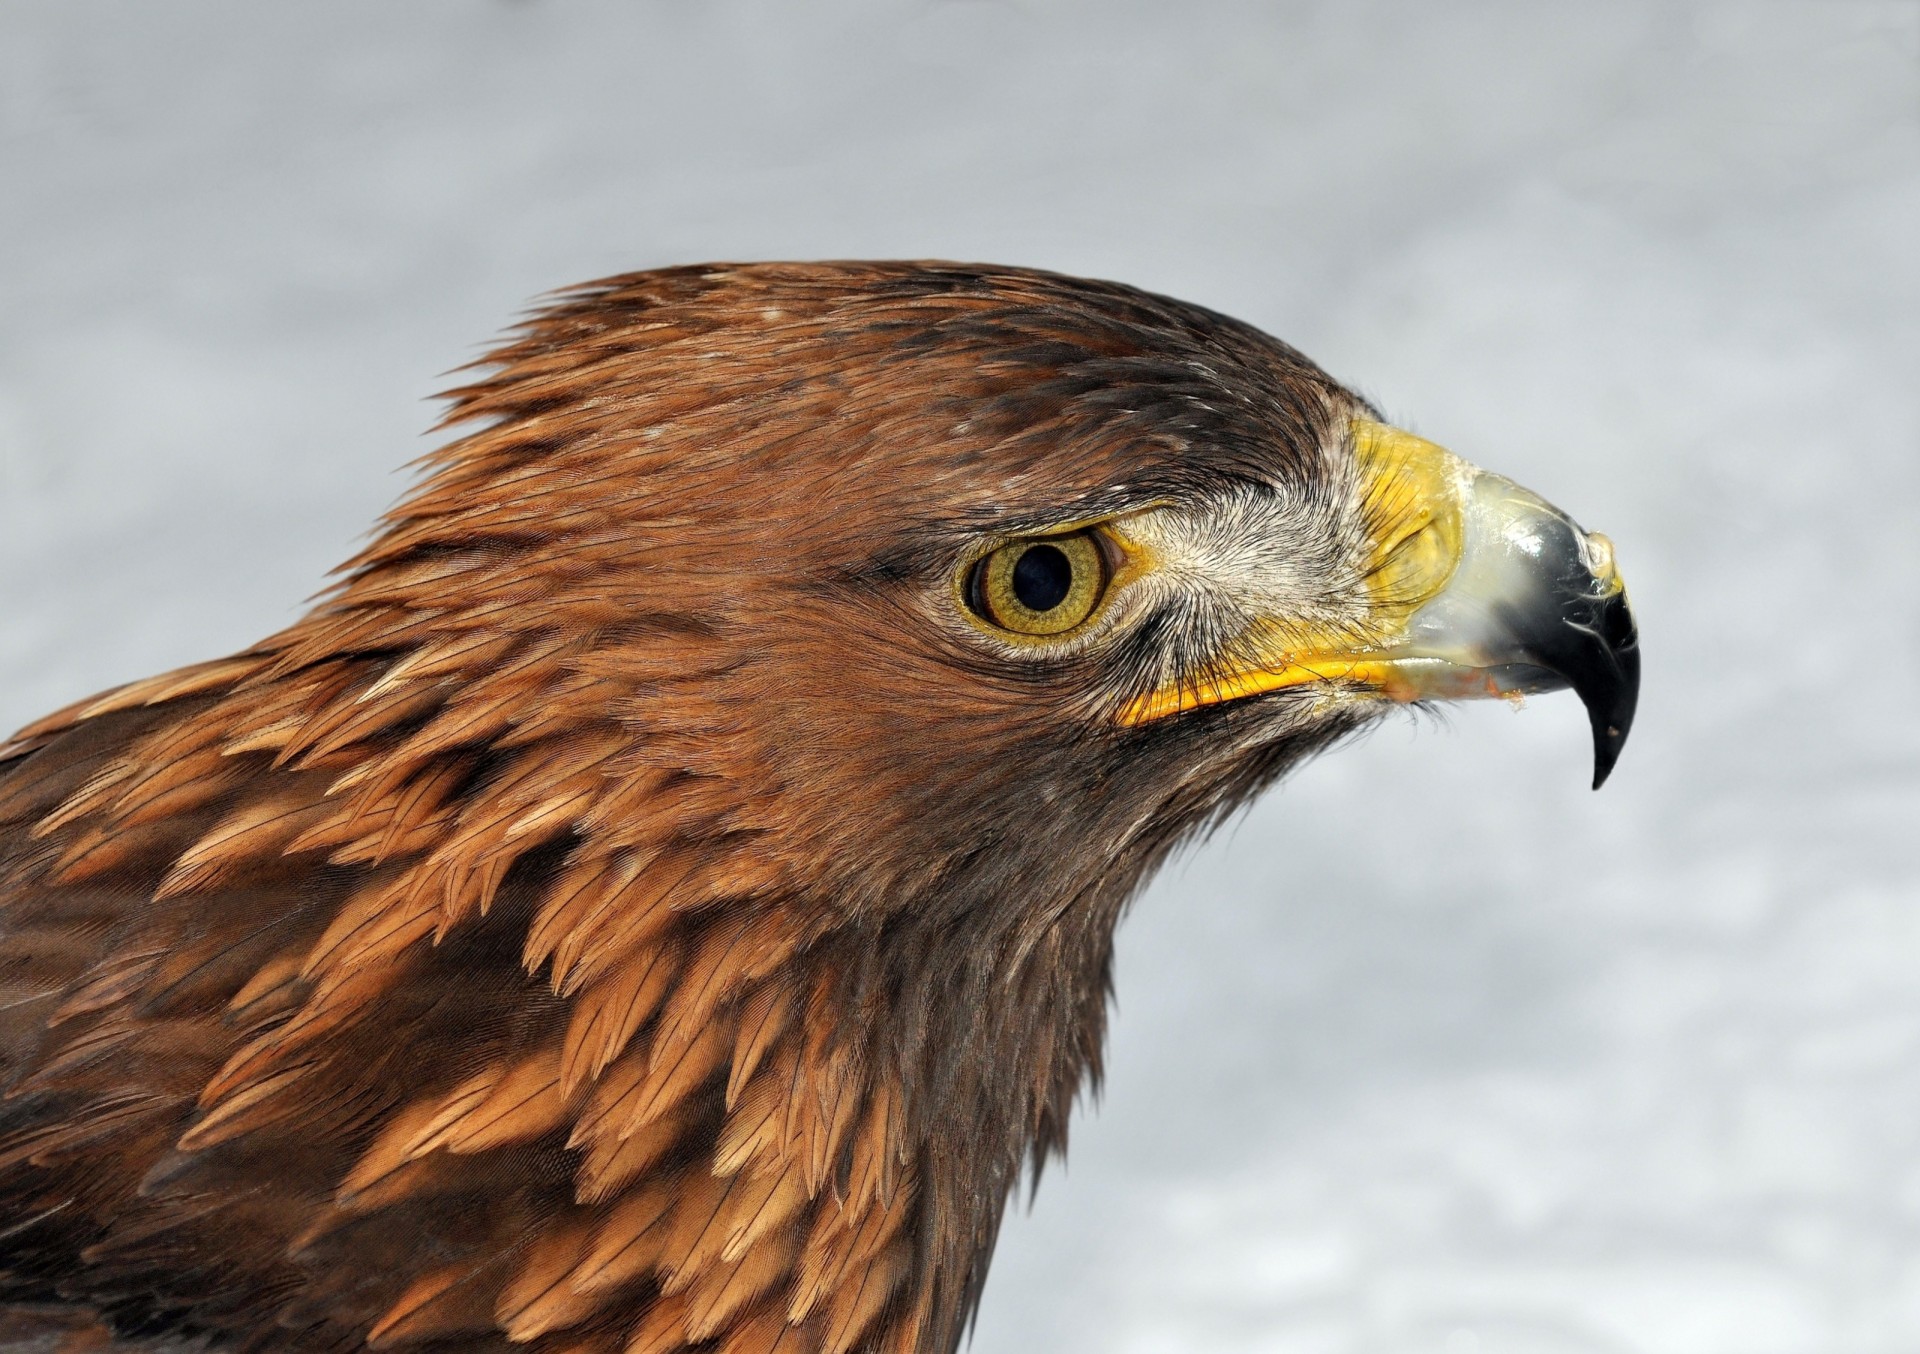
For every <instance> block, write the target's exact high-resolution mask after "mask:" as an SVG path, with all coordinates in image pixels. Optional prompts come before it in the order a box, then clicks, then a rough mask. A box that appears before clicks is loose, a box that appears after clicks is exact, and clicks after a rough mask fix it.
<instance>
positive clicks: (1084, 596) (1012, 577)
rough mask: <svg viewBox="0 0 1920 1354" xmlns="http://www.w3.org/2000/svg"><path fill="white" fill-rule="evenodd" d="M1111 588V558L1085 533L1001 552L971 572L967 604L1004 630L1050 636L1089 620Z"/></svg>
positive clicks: (1010, 546)
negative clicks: (1108, 578) (1108, 563)
mask: <svg viewBox="0 0 1920 1354" xmlns="http://www.w3.org/2000/svg"><path fill="white" fill-rule="evenodd" d="M1106 587H1107V561H1106V557H1105V555H1104V554H1103V553H1102V551H1101V549H1100V545H1099V543H1098V542H1097V541H1095V540H1094V538H1093V534H1092V533H1091V532H1086V531H1082V532H1076V533H1074V534H1073V535H1070V536H1044V537H1040V538H1038V539H1033V540H1024V541H1009V542H1008V543H1007V544H1005V545H1002V546H1000V547H998V548H997V549H995V550H994V551H993V552H992V553H991V554H988V555H987V556H986V557H985V558H983V559H981V560H979V561H978V562H977V563H975V564H974V566H973V568H972V569H971V570H970V571H969V574H968V580H967V601H968V604H969V605H970V606H971V607H972V608H973V610H974V612H975V613H976V614H978V615H979V616H980V617H981V619H983V620H986V621H988V622H991V623H992V624H993V625H996V626H998V627H999V628H1000V629H1002V630H1005V631H1008V632H1010V633H1012V634H1016V635H1029V636H1035V637H1046V636H1050V635H1060V634H1065V633H1066V632H1067V631H1069V630H1071V629H1073V628H1074V627H1075V626H1077V625H1079V624H1081V623H1082V622H1083V621H1085V620H1086V619H1087V617H1089V616H1091V615H1092V614H1093V612H1094V609H1095V608H1096V607H1098V606H1099V605H1100V598H1101V597H1102V595H1104V593H1105V592H1106Z"/></svg>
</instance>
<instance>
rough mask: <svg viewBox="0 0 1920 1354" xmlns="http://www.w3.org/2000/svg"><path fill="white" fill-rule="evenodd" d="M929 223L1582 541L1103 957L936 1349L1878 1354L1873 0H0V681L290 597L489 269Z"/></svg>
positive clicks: (1906, 348) (1918, 361) (1898, 1190)
mask: <svg viewBox="0 0 1920 1354" xmlns="http://www.w3.org/2000/svg"><path fill="white" fill-rule="evenodd" d="M928 255H932V256H946V257H957V258H966V259H991V260H996V261H1004V262H1013V263H1027V264H1035V265H1040V266H1045V267H1052V268H1058V269H1064V270H1067V271H1071V272H1078V273H1089V274H1095V275H1100V276H1107V277H1114V278H1120V279H1123V280H1125V281H1129V282H1133V283H1137V284H1140V285H1143V286H1147V287H1151V288H1154V289H1156V290H1162V291H1168V292H1172V293H1174V294H1177V295H1180V296H1183V297H1186V298H1189V299H1192V300H1196V301H1200V302H1203V303H1205V304H1208V305H1211V306H1214V307H1217V308H1219V309H1222V310H1226V311H1228V312H1231V313H1233V314H1236V315H1239V316H1242V317H1244V318H1246V319H1248V320H1251V321H1253V322H1255V323H1257V324H1259V325H1261V326H1263V327H1265V328H1267V329H1269V330H1271V331H1272V332H1274V333H1276V334H1278V335H1280V336H1282V337H1284V338H1286V339H1288V340H1290V341H1291V342H1293V343H1295V344H1297V345H1299V346H1300V347H1302V348H1304V349H1305V350H1306V351H1308V352H1309V353H1311V354H1312V355H1313V356H1314V357H1316V358H1317V359H1318V360H1320V361H1321V362H1322V363H1323V364H1324V365H1326V366H1327V367H1328V368H1330V369H1331V370H1332V371H1333V372H1334V373H1335V374H1336V375H1338V376H1340V377H1342V378H1343V379H1346V380H1348V381H1350V382H1352V383H1353V384H1355V385H1357V386H1358V387H1360V388H1361V389H1363V390H1365V391H1366V392H1368V393H1369V394H1371V395H1372V396H1374V397H1375V398H1376V399H1378V400H1379V401H1380V402H1381V403H1382V405H1383V406H1384V407H1385V408H1386V409H1387V410H1388V412H1389V413H1390V414H1391V415H1393V416H1395V417H1396V418H1397V419H1398V420H1399V421H1401V422H1403V423H1404V424H1407V425H1409V426H1411V427H1414V428H1416V429H1417V430H1419V431H1421V432H1422V433H1424V434H1426V435H1428V436H1430V437H1433V438H1435V439H1436V440H1439V441H1442V442H1444V443H1446V444H1448V445H1450V446H1452V447H1453V448H1454V449H1456V450H1457V451H1459V452H1461V453H1462V454H1464V455H1467V456H1469V457H1470V458H1472V459H1474V460H1477V461H1479V462H1481V463H1483V464H1485V465H1488V466H1491V467H1494V468H1497V469H1499V470H1501V471H1503V472H1505V473H1507V474H1510V475H1512V476H1513V477H1514V478H1516V479H1519V480H1520V481H1522V482H1523V483H1526V484H1528V485H1530V486H1531V487H1533V488H1535V489H1537V490H1539V491H1541V492H1542V493H1544V494H1546V495H1547V496H1548V497H1550V498H1552V499H1553V500H1555V501H1556V502H1558V503H1560V504H1561V505H1563V506H1564V507H1566V508H1568V509H1569V510H1571V511H1572V512H1573V513H1574V514H1575V515H1576V516H1577V517H1579V518H1581V519H1582V520H1583V521H1584V522H1585V523H1586V524H1587V525H1588V526H1591V527H1597V528H1601V529H1604V530H1606V531H1607V532H1609V533H1610V534H1611V535H1613V537H1614V538H1615V540H1616V541H1617V542H1618V544H1619V548H1620V553H1621V558H1622V561H1623V564H1624V568H1625V570H1626V573H1627V577H1628V579H1629V581H1630V583H1631V586H1632V588H1633V593H1634V598H1635V602H1636V605H1637V609H1638V611H1639V614H1640V617H1641V624H1642V631H1643V635H1644V640H1645V651H1646V674H1645V695H1644V701H1643V704H1642V707H1641V715H1640V721H1639V724H1638V727H1637V728H1636V730H1635V733H1634V738H1633V742H1632V745H1631V746H1630V747H1629V748H1628V749H1627V752H1626V755H1625V757H1624V758H1623V760H1622V762H1621V764H1620V767H1619V770H1618V772H1617V773H1616V775H1615V777H1614V780H1613V782H1612V783H1611V784H1610V785H1609V786H1608V787H1607V789H1606V790H1605V791H1604V792H1603V793H1601V794H1600V795H1597V796H1596V795H1591V794H1589V793H1588V791H1587V790H1586V788H1585V786H1586V779H1587V774H1588V764H1587V758H1588V752H1587V738H1586V733H1585V728H1584V721H1583V719H1582V716H1581V713H1580V711H1579V708H1578V706H1577V704H1576V703H1575V702H1574V701H1573V700H1572V699H1571V698H1570V697H1566V696H1559V697H1548V698H1542V699H1539V700H1536V701H1534V702H1533V703H1532V704H1531V705H1530V706H1529V708H1528V709H1527V710H1526V711H1524V712H1523V713H1522V714H1520V715H1518V716H1516V715H1514V714H1512V713H1511V712H1509V711H1508V710H1506V709H1505V708H1504V707H1495V708H1477V707H1476V708H1470V709H1463V710H1461V711H1460V712H1459V713H1458V714H1456V715H1452V716H1450V717H1449V718H1448V720H1447V722H1446V723H1445V724H1444V725H1443V726H1440V727H1435V726H1434V725H1433V724H1432V723H1431V722H1429V723H1426V724H1423V725H1416V723H1415V722H1414V721H1411V720H1406V721H1401V722H1397V723H1393V724H1390V725H1388V726H1387V727H1386V728H1385V729H1384V730H1383V731H1381V732H1379V733H1378V734H1376V735H1375V736H1373V737H1372V738H1371V739H1370V740H1368V741H1367V742H1366V743H1364V744H1362V745H1360V746H1358V747H1355V748H1351V749H1349V750H1347V751H1345V752H1342V753H1340V754H1338V755H1336V756H1334V757H1332V758H1330V759H1328V760H1326V761H1323V762H1321V763H1319V764H1317V765H1315V766H1314V767H1312V768H1311V769H1309V770H1308V771H1307V772H1306V773H1304V774H1302V775H1300V776H1299V777H1298V778H1297V779H1295V780H1294V781H1293V782H1292V783H1291V784H1290V785H1288V786H1286V787H1284V788H1283V789H1281V790H1280V791H1279V792H1277V793H1275V794H1273V795H1271V796H1269V797H1268V798H1267V799H1265V800H1264V801H1262V802H1261V803H1260V804H1259V805H1257V806H1256V807H1255V808H1254V809H1253V810H1252V811H1251V812H1250V813H1249V814H1247V815H1246V817H1245V818H1244V819H1243V820H1241V821H1240V822H1239V823H1238V824H1237V825H1236V826H1235V827H1233V828H1232V829H1231V830H1229V831H1228V832H1226V833H1223V834H1222V835H1221V836H1220V837H1219V838H1217V839H1216V840H1214V841H1213V842H1212V843H1211V844H1209V845H1208V846H1206V847H1205V848H1204V849H1201V850H1198V851H1196V852H1194V853H1192V854H1191V855H1190V856H1189V857H1188V858H1187V859H1186V860H1185V861H1184V862H1183V863H1182V864H1180V865H1179V866H1177V867H1176V868H1175V869H1173V870H1171V871H1170V872H1169V873H1168V875H1167V876H1166V877H1165V878H1163V879H1162V880H1161V881H1160V882H1159V883H1158V884H1157V885H1156V886H1155V887H1154V888H1153V889H1152V890H1151V891H1150V893H1149V894H1148V895H1147V896H1146V897H1144V898H1143V899H1142V900H1141V902H1140V904H1139V905H1138V906H1137V908H1136V909H1135V912H1134V914H1133V916H1132V918H1131V919H1130V920H1129V922H1128V923H1127V925H1126V927H1125V928H1124V929H1123V933H1122V943H1121V950H1122V960H1121V971H1120V995H1121V1006H1120V1012H1119V1016H1118V1020H1117V1023H1116V1026H1115V1030H1114V1039H1113V1048H1112V1058H1111V1074H1110V1078H1109V1087H1108V1091H1107V1095H1106V1099H1105V1103H1104V1104H1103V1105H1102V1106H1101V1107H1100V1109H1099V1112H1098V1113H1097V1115H1086V1116H1083V1117H1082V1118H1081V1120H1080V1121H1079V1124H1078V1127H1077V1133H1076V1140H1075V1147H1074V1152H1073V1158H1072V1163H1071V1172H1070V1173H1069V1172H1065V1171H1060V1170H1055V1171H1053V1172H1050V1173H1049V1175H1048V1177H1047V1179H1046V1181H1045V1183H1044V1184H1043V1186H1042V1188H1041V1190H1040V1192H1039V1196H1038V1201H1037V1204H1036V1205H1035V1207H1034V1208H1033V1210H1032V1211H1031V1213H1030V1214H1028V1213H1024V1212H1023V1213H1021V1214H1019V1215H1017V1216H1014V1217H1012V1218H1011V1219H1010V1221H1009V1223H1008V1226H1007V1229H1006V1233H1005V1237H1004V1241H1003V1243H1002V1246H1001V1249H1000V1253H999V1256H998V1259H997V1261H996V1263H995V1271H994V1276H993V1279H992V1281H991V1283H990V1284H989V1285H988V1289H987V1298H986V1304H985V1309H984V1312H983V1314H982V1317H981V1320H980V1326H979V1332H978V1336H977V1339H976V1341H975V1344H974V1348H975V1349H976V1350H978V1351H980V1352H981V1354H1013V1352H1014V1351H1030V1350H1048V1351H1061V1352H1062V1354H1076V1352H1081V1351H1084V1352H1085V1354H1096V1352H1097V1354H1146V1352H1147V1351H1162V1350H1165V1351H1176V1350H1178V1351H1187V1350H1207V1351H1220V1352H1223V1354H1238V1352H1239V1351H1285V1352H1286V1354H1318V1352H1323V1351H1324V1352H1325V1354H1374V1352H1376V1351H1378V1352H1382V1354H1425V1352H1427V1351H1432V1352H1433V1354H1576V1352H1578V1354H1622V1352H1625V1351H1634V1352H1636V1354H1637V1352H1638V1351H1647V1352H1648V1354H1654V1352H1659V1354H1666V1352H1669V1351H1671V1354H1799V1352H1802V1351H1804V1352H1806V1354H1882V1352H1885V1354H1896V1352H1897V1354H1910V1352H1911V1351H1913V1350H1916V1349H1920V871H1917V870H1916V865H1915V855H1916V848H1915V846H1914V836H1913V833H1914V829H1915V827H1916V825H1920V713H1917V712H1920V679H1917V678H1916V671H1917V669H1920V605H1917V604H1916V601H1915V597H1916V582H1917V581H1920V503H1917V500H1916V495H1917V494H1920V4H1917V3H1915V2H1914V0H1807V2H1804V3H1803V2H1798V0H1795V2H1783V0H1738V2H1736V3H1720V4H1707V3H1702V4H1679V3H1673V4H1635V3H1626V2H1624V0H1608V2H1607V3H1604V4H1597V5H1596V4H1574V3H1542V2H1537V0H1536V2H1534V3H1520V2H1516V3H1454V2H1452V0H1449V3H1445V4H1434V3H1426V2H1424V0H1402V2H1401V3H1391V4H1381V3H1369V2H1366V0H1338V3H1335V2H1334V0H1327V2H1326V3H1317V4H1316V3H1268V4H1224V3H1222V4H1206V5H1202V4H1189V5H1174V4H1165V3H1158V4H1155V3H1132V4H1123V3H1118V0H1099V2H1098V3H1085V4H1067V3H1061V4H1037V3H1036V4H1016V3H985V2H980V3H905V2H904V0H902V2H900V3H872V4H851V3H831V4H829V3H813V4H807V5H789V4H780V3H774V2H773V0H767V2H766V3H760V4H731V5H729V4H709V5H702V6H692V5H677V4H640V3H598V4H595V3H563V2H561V0H549V2H544V3H543V2H541V0H519V2H518V3H512V2H509V0H492V2H488V0H462V2H460V3H454V2H452V0H408V3H406V4H404V5H400V4H393V3H389V2H387V0H365V2H363V3H325V4H319V3H305V4H278V5H259V4H253V3H246V2H245V0H230V2H229V3H198V2H195V3H189V2H187V0H172V2H171V3H169V4H166V5H145V4H137V3H104V2H102V0H37V2H35V0H0V725H5V726H6V727H8V728H11V727H13V726H15V725H17V724H20V723H23V722H25V721H26V720H28V719H30V718H32V717H34V716H36V715H38V714H40V713H42V712H43V711H44V710H46V709H48V708H50V707H52V706H55V705H58V704H62V703H65V702H67V701H69V700H72V699H75V698H77V697H80V696H82V695H84V694H86V693H88V692H91V691H93V690H95V689H98V688H101V687H105V686H108V685H111V684H114V683H117V682H120V681H123V680H127V679H130V678H133V677H137V676H142V675H144V674H147V673H149V672H152V671H156V670H159V669H162V668H166V667H169V666H172V665H176V664H180V663H185V662H188V661H192V660H195V659H199V658H204V657H208V656H212V655H214V654H217V653H220V652H223V651H226V650H229V649H233V648H236V647H239V646H241V645H243V644H245V643H247V642H249V641H251V640H253V639H255V638H257V637H258V636H260V635H262V634H264V633H266V632H268V631H270V630H272V629H274V628H277V627H279V626H280V625H282V624H284V623H286V622H287V621H289V620H290V619H291V618H292V617H293V616H294V615H295V614H296V613H297V611H298V609H299V602H300V599H301V598H302V597H304V596H306V595H308V594H309V593H311V592H313V591H314V590H315V589H316V588H317V587H318V586H319V585H320V583H321V580H322V575H323V573H324V571H325V570H326V569H327V568H328V567H330V566H331V565H332V564H334V563H335V562H336V561H338V560H339V559H341V558H343V557H344V556H345V555H346V553H347V552H348V550H349V548H350V547H351V545H352V544H353V542H354V541H355V539H356V537H357V536H358V534H359V533H360V532H362V531H363V530H364V529H365V528H366V527H367V526H368V525H369V524H370V523H371V521H372V519H373V518H374V516H375V514H376V513H378V512H379V511H380V510H381V509H382V508H383V507H384V506H385V505H386V504H387V503H389V502H390V501H391V500H392V499H393V498H394V497H395V496H396V495H397V494H398V493H399V491H400V489H401V487H402V486H403V485H404V483H405V480H404V478H403V477H401V476H400V475H398V474H397V473H396V467H398V466H400V465H401V464H402V463H403V462H405V461H406V460H408V459H409V458H411V457H412V456H414V455H416V454H418V453H419V452H420V451H422V450H424V449H425V447H426V446H428V445H430V443H427V442H425V441H423V440H422V438H421V432H422V430H423V429H424V428H425V427H426V426H427V424H428V423H429V422H430V420H431V419H432V417H433V409H432V408H431V406H430V405H429V404H428V403H426V397H427V396H428V395H429V394H430V393H431V392H432V391H434V390H435V389H436V388H438V386H439V385H440V384H442V383H443V382H442V381H441V380H440V378H438V377H437V376H436V373H439V372H442V371H444V370H445V369H447V368H450V367H452V366H454V365H456V364H457V363H460V362H463V361H466V360H468V359H469V358H471V357H472V356H474V355H475V354H476V353H477V352H478V351H479V347H480V345H481V344H482V342H483V341H485V340H486V339H488V338H489V336H491V335H492V334H494V333H496V332H497V331H498V330H499V329H500V328H501V327H502V326H503V325H504V324H505V323H506V322H507V321H508V320H509V319H510V318H511V317H512V316H513V315H514V314H515V313H516V312H517V311H518V310H519V308H520V307H522V306H523V305H524V303H525V302H526V301H527V300H528V299H529V298H531V297H532V296H533V295H534V294H535V293H537V292H540V291H542V290H544V289H547V288H550V287H554V286H557V285H560V284H563V283H568V282H573V281H577V280H581V279H585V278H589V277H593V276H597V275H601V274H605V273H609V272H615V271H622V270H626V269H632V268H640V267H648V266H653V265H657V264H664V263H670V262H690V261H698V260H705V259H714V258H769V257H794V258H811V257H823V256H826V257H848V256H928Z"/></svg>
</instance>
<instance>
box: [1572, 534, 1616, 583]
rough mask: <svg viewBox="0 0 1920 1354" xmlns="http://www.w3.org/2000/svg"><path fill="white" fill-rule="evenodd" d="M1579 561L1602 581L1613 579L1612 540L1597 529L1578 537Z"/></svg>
mask: <svg viewBox="0 0 1920 1354" xmlns="http://www.w3.org/2000/svg"><path fill="white" fill-rule="evenodd" d="M1579 540H1580V562H1581V563H1582V564H1585V565H1586V566H1587V568H1588V570H1589V571H1590V572H1591V573H1592V574H1593V576H1594V577H1595V578H1596V579H1598V580H1599V581H1600V582H1602V583H1606V582H1610V581H1612V579H1613V542H1612V540H1610V539H1609V538H1608V537H1606V536H1603V535H1601V534H1600V533H1599V532H1597V531H1589V532H1586V533H1585V534H1583V535H1581V536H1580V537H1579Z"/></svg>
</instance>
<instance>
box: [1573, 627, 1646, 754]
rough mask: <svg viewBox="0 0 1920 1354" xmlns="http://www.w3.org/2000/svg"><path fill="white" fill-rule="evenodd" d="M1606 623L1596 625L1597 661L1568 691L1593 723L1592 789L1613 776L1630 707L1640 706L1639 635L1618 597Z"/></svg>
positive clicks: (1630, 719)
mask: <svg viewBox="0 0 1920 1354" xmlns="http://www.w3.org/2000/svg"><path fill="white" fill-rule="evenodd" d="M1607 611H1608V613H1609V614H1608V615H1607V616H1606V618H1605V621H1606V622H1610V623H1603V624H1602V625H1601V626H1600V627H1599V630H1600V634H1601V635H1602V636H1603V637H1604V639H1605V641H1606V642H1605V644H1604V646H1603V651H1602V655H1599V656H1598V657H1600V659H1601V661H1599V662H1596V663H1594V664H1593V665H1592V666H1591V667H1590V668H1588V670H1587V671H1586V672H1584V673H1581V674H1579V677H1578V678H1577V679H1576V680H1575V681H1574V684H1573V685H1574V688H1575V690H1576V692H1577V693H1578V694H1579V696H1580V699H1581V701H1582V702H1584V703H1585V705H1586V707H1587V718H1588V720H1589V721H1590V722H1591V723H1592V725H1593V788H1594V789H1596V790H1597V789H1599V788H1600V787H1601V786H1602V785H1605V784H1606V783H1607V777H1608V776H1610V775H1612V774H1613V767H1614V763H1616V762H1618V761H1619V760H1620V751H1621V749H1622V748H1624V747H1626V745H1627V733H1628V731H1629V730H1631V729H1632V728H1633V711H1634V707H1635V706H1636V705H1638V704H1639V702H1640V632H1639V627H1638V626H1637V625H1635V624H1634V620H1633V613H1632V612H1630V611H1628V610H1627V605H1626V599H1625V597H1624V596H1620V597H1618V598H1617V599H1616V601H1615V602H1614V603H1613V604H1612V605H1610V606H1609V607H1608V608H1607Z"/></svg>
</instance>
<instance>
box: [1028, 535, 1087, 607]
mask: <svg viewBox="0 0 1920 1354" xmlns="http://www.w3.org/2000/svg"><path fill="white" fill-rule="evenodd" d="M1071 591H1073V561H1072V560H1070V559H1068V558H1067V552H1066V551H1064V550H1062V549H1061V548H1060V547H1059V546H1057V545H1030V546H1028V547H1027V549H1026V552H1025V553H1024V554H1022V555H1021V556H1020V558H1019V560H1018V561H1017V562H1016V563H1015V564H1014V566H1013V595H1014V596H1015V597H1018V598H1019V599H1020V605H1021V606H1023V607H1025V608H1026V609H1027V610H1029V611H1051V610H1053V609H1054V608H1055V607H1057V606H1059V605H1060V604H1061V603H1062V602H1064V601H1066V600H1067V594H1068V593H1069V592H1071Z"/></svg>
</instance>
